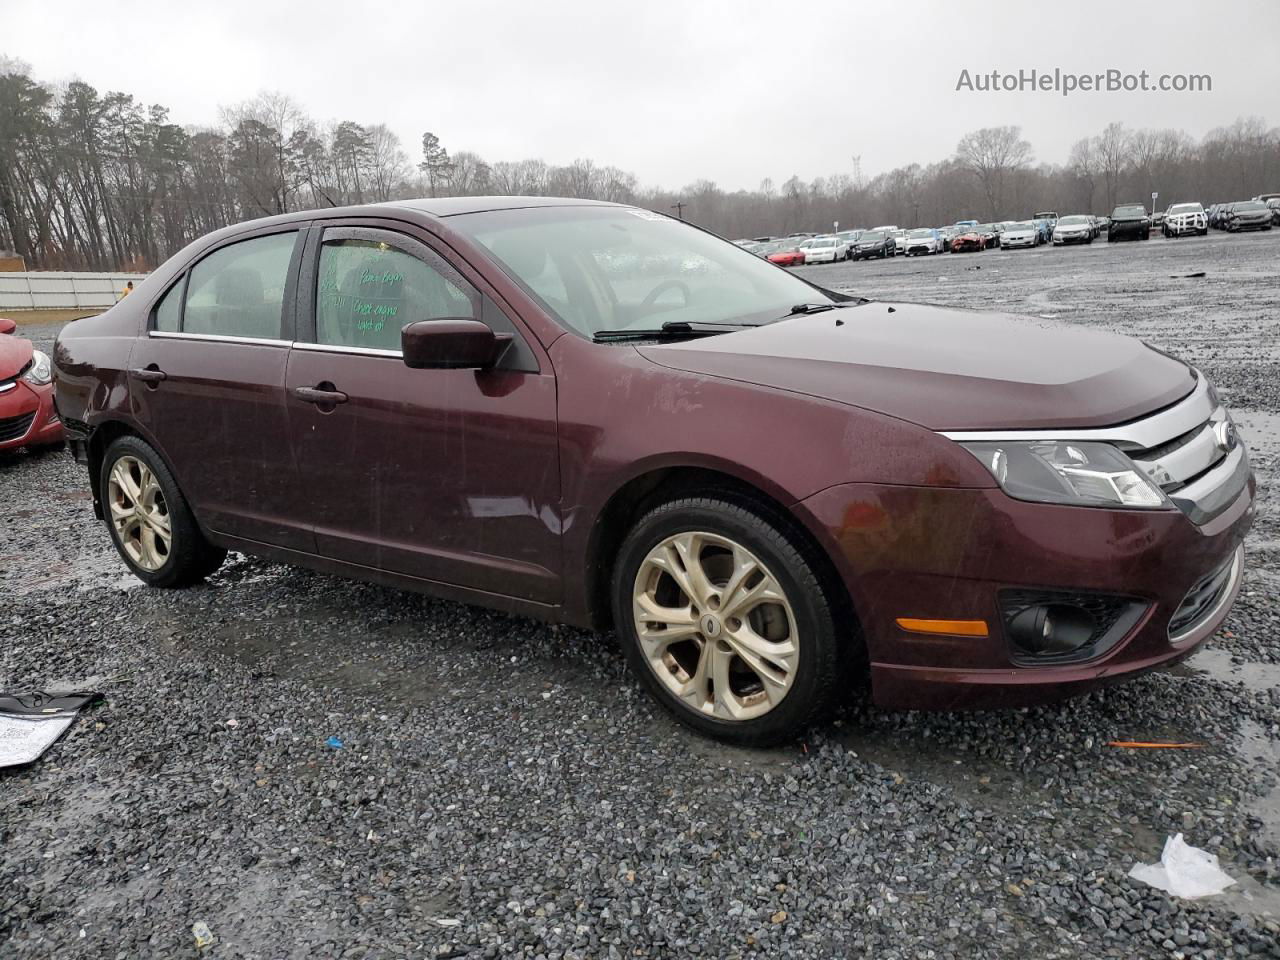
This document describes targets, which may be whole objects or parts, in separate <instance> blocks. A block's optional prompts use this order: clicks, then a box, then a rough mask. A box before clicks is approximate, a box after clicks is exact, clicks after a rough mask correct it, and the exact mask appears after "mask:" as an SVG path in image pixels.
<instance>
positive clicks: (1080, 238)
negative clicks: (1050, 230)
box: [1053, 233, 1093, 246]
mask: <svg viewBox="0 0 1280 960" xmlns="http://www.w3.org/2000/svg"><path fill="white" fill-rule="evenodd" d="M1092 239H1093V234H1092V233H1055V234H1054V235H1053V242H1054V243H1056V244H1058V246H1063V245H1064V244H1068V243H1088V242H1089V241H1090V240H1092Z"/></svg>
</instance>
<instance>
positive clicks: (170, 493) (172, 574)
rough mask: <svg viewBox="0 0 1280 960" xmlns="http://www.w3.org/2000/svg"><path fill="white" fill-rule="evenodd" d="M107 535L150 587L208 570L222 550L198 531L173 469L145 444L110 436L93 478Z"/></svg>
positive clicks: (185, 580) (176, 583)
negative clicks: (98, 468) (105, 523)
mask: <svg viewBox="0 0 1280 960" xmlns="http://www.w3.org/2000/svg"><path fill="white" fill-rule="evenodd" d="M98 482H99V487H98V490H99V496H100V499H101V502H102V512H103V515H104V517H105V519H106V521H107V527H108V529H109V530H110V531H111V540H112V542H113V543H114V544H115V545H116V550H118V551H119V552H120V556H121V557H123V558H124V562H125V563H126V564H128V566H129V569H130V570H131V571H132V572H133V574H134V576H136V577H137V578H138V579H139V580H142V581H143V582H144V583H146V584H148V585H149V586H153V587H184V586H187V585H189V584H192V583H195V582H197V581H199V580H202V579H203V578H204V577H206V576H208V575H209V574H211V573H213V571H215V570H217V569H218V567H220V566H221V565H222V561H223V560H224V559H226V556H227V551H226V550H224V549H222V548H221V547H215V546H214V545H213V544H211V543H209V542H208V541H207V540H206V539H205V538H204V534H202V533H201V532H200V528H199V526H198V525H197V524H196V521H195V517H194V516H193V515H192V513H191V508H190V507H189V506H188V505H187V501H186V498H185V497H183V495H182V492H181V491H180V490H179V489H178V484H177V482H176V481H175V480H174V479H173V474H172V473H170V472H169V468H168V467H167V466H166V465H165V463H164V461H163V460H162V459H160V455H159V454H158V453H156V451H155V450H154V449H153V448H152V447H151V445H150V444H148V443H146V442H145V441H143V440H141V439H139V438H138V437H132V436H125V437H120V438H118V439H117V440H115V441H114V442H113V443H112V444H111V445H110V446H109V447H108V448H107V452H106V454H105V456H103V458H102V470H101V472H100V474H99V478H98Z"/></svg>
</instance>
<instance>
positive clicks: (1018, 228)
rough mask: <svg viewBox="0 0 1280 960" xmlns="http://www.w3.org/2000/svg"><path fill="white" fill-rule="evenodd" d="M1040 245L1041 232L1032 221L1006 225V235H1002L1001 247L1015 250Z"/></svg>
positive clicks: (1013, 222)
mask: <svg viewBox="0 0 1280 960" xmlns="http://www.w3.org/2000/svg"><path fill="white" fill-rule="evenodd" d="M1039 245H1040V230H1039V228H1038V227H1037V226H1036V225H1035V224H1034V223H1032V222H1031V221H1030V220H1014V221H1011V222H1009V223H1006V224H1005V225H1004V233H1002V234H1001V235H1000V246H1002V247H1004V248H1006V249H1008V250H1013V249H1015V248H1017V247H1037V246H1039Z"/></svg>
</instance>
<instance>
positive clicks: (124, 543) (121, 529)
mask: <svg viewBox="0 0 1280 960" xmlns="http://www.w3.org/2000/svg"><path fill="white" fill-rule="evenodd" d="M107 506H108V509H109V510H110V512H111V525H112V527H113V528H114V529H115V531H116V536H117V538H118V539H119V540H120V546H121V547H122V548H123V549H124V552H125V555H126V556H128V558H129V559H130V560H131V561H132V562H133V563H134V564H136V565H137V566H138V567H140V568H141V569H143V570H148V571H155V570H159V569H160V568H161V567H163V566H164V565H165V562H166V561H167V560H168V559H169V552H170V548H171V546H172V543H173V533H172V527H171V524H170V519H169V507H168V505H167V504H166V503H165V499H164V491H163V490H161V489H160V482H159V481H158V480H157V479H156V475H155V473H154V472H153V471H152V469H151V468H150V467H149V466H147V465H146V464H145V463H143V462H142V461H141V460H139V459H138V458H137V457H121V458H120V459H119V460H117V461H116V462H115V464H114V465H113V466H112V468H111V474H110V477H109V478H108V481H107Z"/></svg>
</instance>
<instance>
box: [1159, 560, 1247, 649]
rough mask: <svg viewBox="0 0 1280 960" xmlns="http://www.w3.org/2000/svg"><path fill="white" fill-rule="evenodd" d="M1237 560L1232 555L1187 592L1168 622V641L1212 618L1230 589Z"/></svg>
mask: <svg viewBox="0 0 1280 960" xmlns="http://www.w3.org/2000/svg"><path fill="white" fill-rule="evenodd" d="M1238 559H1239V558H1238V555H1232V557H1231V558H1230V559H1228V560H1227V561H1226V563H1223V564H1222V565H1220V566H1219V567H1217V568H1216V569H1215V570H1213V571H1212V572H1210V573H1206V574H1205V575H1204V576H1203V577H1201V578H1200V579H1199V580H1197V581H1196V582H1195V585H1194V586H1193V587H1192V588H1191V589H1190V590H1189V591H1187V595H1186V597H1185V598H1183V601H1182V603H1181V604H1179V605H1178V609H1177V610H1175V611H1174V612H1173V617H1172V618H1170V620H1169V638H1170V639H1172V640H1177V639H1179V638H1181V637H1182V636H1184V635H1186V634H1188V633H1190V632H1191V631H1193V630H1195V628H1196V627H1198V626H1200V624H1201V623H1202V622H1204V620H1206V619H1207V618H1208V617H1210V616H1212V614H1213V611H1214V610H1215V609H1217V606H1218V603H1219V601H1221V600H1222V598H1223V597H1224V596H1225V595H1226V593H1227V591H1228V590H1229V589H1231V582H1232V579H1233V577H1232V574H1233V573H1234V572H1235V569H1236V562H1237V560H1238Z"/></svg>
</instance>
